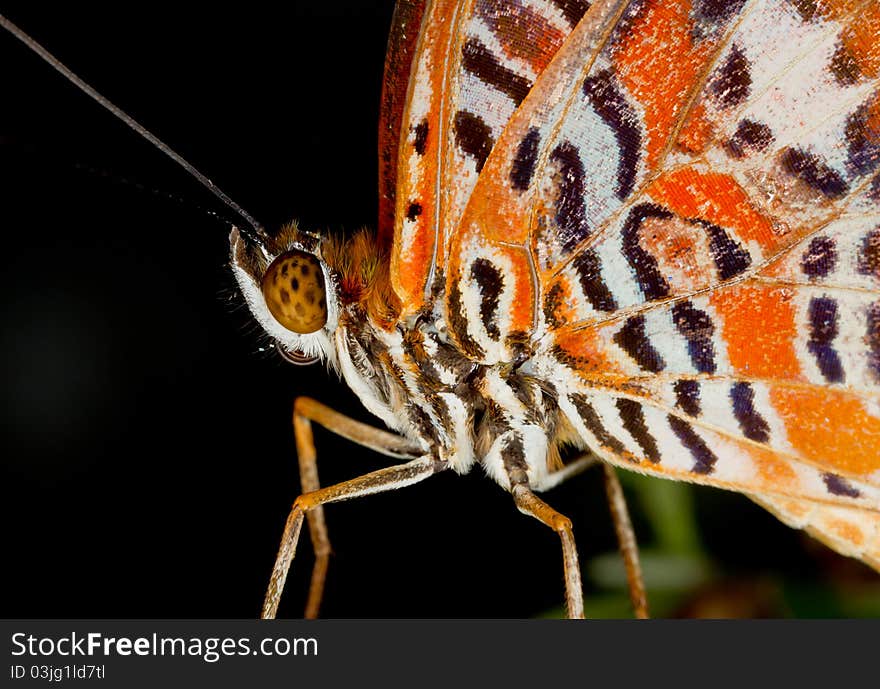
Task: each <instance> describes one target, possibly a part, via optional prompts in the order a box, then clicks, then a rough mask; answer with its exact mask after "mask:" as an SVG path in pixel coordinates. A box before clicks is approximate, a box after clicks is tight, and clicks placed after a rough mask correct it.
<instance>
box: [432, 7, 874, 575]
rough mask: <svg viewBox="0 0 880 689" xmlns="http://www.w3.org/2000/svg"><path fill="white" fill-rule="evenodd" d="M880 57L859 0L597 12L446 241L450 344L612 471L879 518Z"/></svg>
mask: <svg viewBox="0 0 880 689" xmlns="http://www.w3.org/2000/svg"><path fill="white" fill-rule="evenodd" d="M878 46H880V3H877V2H876V1H870V2H846V1H841V2H810V3H802V2H787V1H784V0H766V1H763V0H748V1H746V0H737V1H735V2H727V3H718V2H710V1H709V0H703V1H697V0H694V1H693V2H688V1H686V0H684V1H682V0H677V1H673V0H656V1H651V0H645V1H641V2H615V1H612V0H607V1H604V2H603V1H600V2H596V3H593V5H592V6H591V8H590V9H589V11H588V12H587V13H586V14H585V15H584V17H583V18H582V20H581V22H580V23H579V25H578V26H577V27H576V28H575V29H574V31H573V32H572V33H571V34H570V35H569V37H568V39H567V41H566V42H565V44H564V45H563V46H562V48H561V49H560V50H559V51H558V53H557V54H556V55H555V57H554V59H553V60H552V61H551V62H550V63H549V64H548V66H547V67H546V68H545V69H544V70H543V72H542V73H541V74H540V75H539V77H538V78H537V80H536V82H535V84H534V85H533V87H532V89H531V90H530V92H529V94H528V96H527V97H526V98H525V99H524V101H523V102H522V104H521V106H520V107H519V108H518V110H517V111H516V112H515V113H514V114H513V115H512V116H511V117H510V118H509V121H508V123H507V125H506V127H505V129H504V131H503V133H502V134H501V136H500V137H499V138H498V141H497V142H496V143H495V145H494V148H493V151H492V153H491V155H490V156H489V157H488V158H487V160H486V162H485V163H484V165H483V169H482V172H481V174H480V176H479V179H478V180H477V183H476V184H475V186H474V188H473V191H472V193H471V195H470V197H469V200H468V203H467V205H466V207H465V209H464V211H463V213H462V214H461V219H460V221H459V223H458V224H457V226H456V228H455V230H454V231H453V232H452V233H451V234H452V236H451V238H450V240H449V242H448V244H447V245H446V246H447V256H446V257H445V258H444V259H443V261H442V263H443V265H444V266H445V268H446V275H445V278H446V290H445V294H446V308H447V311H448V320H449V324H450V331H451V333H452V335H453V337H454V338H455V340H456V341H457V342H458V344H459V345H460V347H461V348H462V349H463V350H464V351H466V352H467V353H468V354H469V355H471V356H472V357H473V358H475V359H477V360H480V361H482V362H484V363H494V362H497V361H510V360H512V359H513V358H514V357H516V356H517V348H522V347H524V346H531V347H532V350H531V351H530V356H531V361H530V363H529V364H528V366H529V368H530V372H532V373H533V374H534V375H536V376H538V377H539V378H541V379H543V380H545V381H547V382H549V383H551V384H552V385H553V386H554V387H555V388H556V392H557V395H558V400H559V404H560V408H561V409H562V411H563V412H564V413H565V415H566V416H567V417H568V419H569V421H570V422H571V423H572V425H573V426H574V427H575V428H576V429H577V430H578V431H579V434H580V435H581V437H583V438H584V439H586V440H587V442H588V444H589V446H590V447H591V448H594V449H595V450H596V451H597V452H598V454H600V455H601V456H602V457H603V458H605V459H606V460H607V461H609V462H612V463H614V464H617V465H619V466H622V467H626V468H631V469H634V470H637V471H641V472H644V473H649V474H654V475H658V476H665V477H670V478H677V479H682V480H690V481H696V482H701V483H707V484H711V485H717V486H720V487H725V488H730V489H734V490H738V491H741V492H744V493H746V494H749V495H752V496H753V497H755V498H756V499H758V500H759V501H761V502H762V504H764V505H765V506H768V507H770V508H771V509H773V510H774V511H776V512H777V513H780V514H795V513H797V512H798V511H799V510H800V512H804V513H807V512H809V514H812V515H813V516H812V517H810V518H807V517H804V518H803V519H802V520H801V522H800V523H801V524H802V525H808V526H809V527H810V528H811V529H812V530H813V531H815V532H817V533H821V534H824V535H825V538H826V540H828V541H829V542H832V543H840V542H841V541H840V539H841V538H843V537H842V536H841V535H840V534H839V533H836V532H835V533H832V531H833V529H832V527H831V526H829V525H831V524H833V523H838V522H841V519H838V518H837V517H836V516H835V515H838V516H839V513H840V512H839V511H840V510H844V512H843V513H841V514H849V515H856V516H854V517H853V519H854V520H856V521H858V520H862V521H863V522H864V523H865V524H867V525H868V526H865V529H870V528H874V527H873V526H870V525H871V524H874V523H875V522H876V514H877V512H878V510H880V490H878V486H880V399H878V397H880V396H878V392H880V182H878V179H880V178H878V166H880V100H878V80H877V77H878V69H880V47H878ZM493 277H494V279H492V278H493ZM493 304H494V305H495V306H494V307H493V306H492V305H493ZM524 342H528V343H529V344H528V345H524V344H523V343H524ZM846 510H850V512H846ZM835 520H836V521H835ZM789 521H790V522H793V519H789ZM844 521H845V520H844ZM839 531H840V530H839ZM842 533H846V529H843V530H842ZM860 533H862V531H860ZM852 534H855V530H853V531H852ZM863 535H864V534H863ZM866 538H867V536H866ZM844 540H845V539H844ZM839 549H841V550H843V551H847V552H850V553H851V552H857V548H856V545H854V543H853V542H849V546H847V547H843V546H841V547H839ZM858 552H861V551H858ZM868 559H870V558H868ZM873 562H876V558H875V559H874V560H873Z"/></svg>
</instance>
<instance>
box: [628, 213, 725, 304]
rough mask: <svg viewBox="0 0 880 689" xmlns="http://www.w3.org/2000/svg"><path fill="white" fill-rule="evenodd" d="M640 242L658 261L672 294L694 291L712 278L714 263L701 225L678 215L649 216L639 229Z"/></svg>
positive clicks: (713, 278)
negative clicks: (668, 216) (665, 216)
mask: <svg viewBox="0 0 880 689" xmlns="http://www.w3.org/2000/svg"><path fill="white" fill-rule="evenodd" d="M639 245H640V246H641V247H642V248H643V249H644V250H645V251H647V252H648V253H649V254H651V255H652V256H654V258H656V259H657V261H658V264H659V265H658V267H659V269H660V272H661V273H662V274H663V275H664V276H665V277H666V280H667V282H669V284H670V287H671V288H672V290H673V292H675V293H683V292H688V291H695V290H697V289H700V288H702V287H705V286H706V285H708V284H709V283H710V282H712V281H713V280H715V279H716V278H715V270H714V266H715V262H714V260H713V259H712V252H711V249H710V247H709V240H708V237H707V236H706V232H705V231H704V230H703V228H702V227H699V226H697V225H694V224H691V223H688V222H686V221H684V220H682V219H681V218H679V217H675V216H673V217H672V218H669V219H663V218H648V219H646V220H645V221H644V222H643V223H642V225H641V226H640V228H639Z"/></svg>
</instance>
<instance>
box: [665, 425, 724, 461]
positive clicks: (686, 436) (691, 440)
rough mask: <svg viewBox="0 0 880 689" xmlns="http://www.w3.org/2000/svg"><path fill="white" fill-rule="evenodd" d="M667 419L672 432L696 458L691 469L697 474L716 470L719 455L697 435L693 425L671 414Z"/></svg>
mask: <svg viewBox="0 0 880 689" xmlns="http://www.w3.org/2000/svg"><path fill="white" fill-rule="evenodd" d="M667 419H668V421H669V427H670V428H671V429H672V432H673V433H675V435H676V437H677V438H678V439H679V441H681V444H682V445H684V446H685V447H686V448H687V449H688V451H689V452H690V453H691V456H692V457H693V458H694V465H693V467H692V468H691V471H693V472H694V473H695V474H711V473H712V472H713V471H714V470H715V463H716V462H717V461H718V457H716V456H715V453H714V452H712V450H710V449H709V446H708V445H706V441H705V440H703V439H702V438H701V437H700V436H699V435H697V433H696V431H694V428H693V426H691V425H690V424H689V423H688V422H687V421H685V420H684V419H680V418H678V417H677V416H672V415H671V414H670V415H669V416H668V417H667Z"/></svg>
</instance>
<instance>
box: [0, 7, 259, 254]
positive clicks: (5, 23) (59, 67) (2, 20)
mask: <svg viewBox="0 0 880 689" xmlns="http://www.w3.org/2000/svg"><path fill="white" fill-rule="evenodd" d="M0 26H2V27H3V28H4V29H6V30H7V31H8V32H9V33H11V34H12V35H13V36H15V37H16V38H17V39H18V40H20V41H21V42H22V43H24V44H25V45H26V46H27V47H28V48H30V49H31V50H32V51H33V52H35V53H36V54H37V55H39V56H40V57H41V58H43V60H44V61H45V62H46V63H48V64H49V65H50V66H51V67H53V68H54V69H55V70H56V71H58V72H60V73H61V75H62V76H63V77H64V78H65V79H67V80H68V81H69V82H71V83H72V84H73V85H74V86H76V87H77V88H78V89H79V90H80V91H82V92H83V93H85V94H86V95H88V96H90V97H91V98H92V99H93V100H94V101H96V102H97V103H99V104H100V105H102V106H104V108H106V109H107V110H109V111H110V112H111V113H112V114H113V115H115V116H116V117H117V118H119V119H120V120H122V121H123V122H124V123H125V124H127V125H128V126H129V127H131V128H132V129H133V130H134V131H135V132H137V133H138V134H140V135H141V136H142V137H143V138H144V139H146V140H147V141H149V142H150V143H151V144H153V146H155V147H156V148H158V149H159V150H160V151H162V152H163V153H164V154H165V155H166V156H168V157H169V158H171V160H173V161H174V162H175V163H177V164H178V165H180V167H182V168H183V169H184V170H186V171H187V172H188V173H189V174H190V175H192V176H193V177H195V178H196V180H198V181H199V182H200V183H201V184H202V186H204V187H205V188H206V189H208V191H210V192H211V193H212V194H214V196H216V197H217V198H218V199H220V201H222V202H223V203H224V204H226V206H227V207H229V208H231V209H232V210H233V211H234V212H235V213H237V214H238V215H239V216H240V217H241V218H243V219H244V220H245V221H246V222H247V224H248V225H250V227H247V228H239V231H240V232H241V233H242V234H243V235H245V236H246V237H247V238H248V239H250V240H251V241H252V242H255V243H257V244H262V241H260V236H262V235H264V234H265V233H264V231H263V228H262V226H261V225H260V224H259V223H258V222H257V221H256V220H254V218H253V217H252V216H251V215H250V213H248V212H247V211H246V210H244V209H243V208H242V207H241V206H239V205H238V204H237V203H235V201H233V200H232V199H231V198H229V197H228V196H227V195H226V194H224V193H223V191H222V190H221V189H220V188H219V187H217V185H215V184H214V183H213V182H212V181H211V180H210V179H208V178H207V177H205V176H204V175H203V174H202V173H201V172H199V171H198V170H197V169H196V168H194V167H193V166H192V165H191V164H190V163H189V162H187V160H186V159H185V158H184V157H183V156H181V155H180V154H179V153H177V152H176V151H175V150H174V149H172V148H171V147H170V146H168V145H167V144H166V143H165V142H163V141H162V140H160V139H159V138H158V137H156V136H155V135H154V134H153V133H152V132H151V131H150V130H149V129H147V128H146V127H144V126H143V125H142V124H140V123H139V122H138V121H137V120H135V119H134V118H133V117H131V116H130V115H129V114H128V113H126V112H125V111H123V110H121V109H120V108H118V107H117V106H115V105H114V104H113V103H111V102H110V101H109V100H107V99H106V98H105V97H104V96H102V95H101V94H100V93H98V92H97V91H96V90H95V89H93V88H92V87H91V86H89V85H88V84H87V83H86V82H84V81H83V80H82V79H80V78H79V77H78V76H77V75H76V74H74V73H73V72H72V71H71V70H70V69H69V68H68V67H67V66H66V65H64V63H62V62H61V61H60V60H59V59H58V58H56V57H55V56H54V55H52V53H50V52H49V51H48V50H46V49H45V48H44V47H43V46H42V45H40V44H39V43H37V42H36V41H35V40H34V39H33V38H31V37H30V36H29V35H28V34H26V33H25V32H24V31H22V30H21V29H19V28H18V27H17V26H16V25H15V24H13V23H12V22H11V21H9V20H8V19H7V18H6V17H4V16H3V15H2V14H0Z"/></svg>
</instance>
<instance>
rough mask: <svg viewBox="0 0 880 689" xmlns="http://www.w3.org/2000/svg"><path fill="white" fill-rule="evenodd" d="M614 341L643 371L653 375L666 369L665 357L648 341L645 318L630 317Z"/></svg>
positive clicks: (640, 316) (615, 335) (616, 334)
mask: <svg viewBox="0 0 880 689" xmlns="http://www.w3.org/2000/svg"><path fill="white" fill-rule="evenodd" d="M612 339H613V340H614V342H615V343H616V344H617V345H618V346H619V347H620V348H621V349H622V350H623V351H624V352H626V353H627V354H629V355H630V356H631V357H632V358H633V359H634V360H635V362H636V363H637V364H638V365H639V367H641V368H642V369H644V370H646V371H650V372H651V373H657V372H658V371H662V370H663V369H664V368H665V367H666V362H665V361H663V357H661V356H660V353H659V352H658V351H657V350H656V349H654V345H652V344H651V341H650V340H649V339H648V336H647V334H646V332H645V317H644V316H642V315H639V316H630V317H629V318H627V319H626V322H625V323H624V325H623V327H622V328H621V329H620V330H618V331H617V332H616V333H615V334H614V337H613V338H612Z"/></svg>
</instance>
